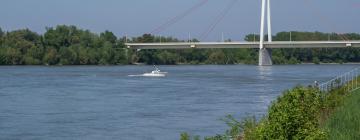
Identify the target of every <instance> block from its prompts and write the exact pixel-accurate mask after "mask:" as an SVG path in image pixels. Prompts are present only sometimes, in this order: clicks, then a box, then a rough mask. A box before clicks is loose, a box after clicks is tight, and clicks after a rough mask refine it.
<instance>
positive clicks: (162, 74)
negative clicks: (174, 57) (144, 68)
mask: <svg viewBox="0 0 360 140" xmlns="http://www.w3.org/2000/svg"><path fill="white" fill-rule="evenodd" d="M154 67H155V70H153V71H151V72H150V73H144V74H141V75H129V76H143V77H165V76H166V74H167V72H162V71H160V69H159V68H157V67H156V66H155V65H154Z"/></svg>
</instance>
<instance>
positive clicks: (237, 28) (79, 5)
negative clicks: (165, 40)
mask: <svg viewBox="0 0 360 140" xmlns="http://www.w3.org/2000/svg"><path fill="white" fill-rule="evenodd" d="M0 1H1V4H0V6H1V7H0V27H1V28H2V29H3V30H14V29H19V28H29V29H31V30H34V31H36V32H39V33H43V32H44V31H45V27H53V26H55V25H58V24H67V25H76V26H78V27H80V28H83V29H90V30H91V31H94V32H102V31H104V30H110V31H112V32H114V33H115V34H116V35H118V36H122V35H125V34H128V35H129V36H139V35H142V34H143V33H147V32H150V31H152V30H153V29H155V28H156V27H157V26H159V25H161V24H163V23H165V22H166V21H167V20H169V19H171V18H172V17H174V16H176V15H179V14H181V13H183V12H184V11H186V9H189V8H190V7H191V6H193V5H195V4H196V3H199V2H200V1H201V0H0ZM230 1H231V0H209V2H208V3H207V4H205V5H204V6H202V7H201V8H199V9H198V10H196V11H195V12H193V13H192V14H190V15H189V16H187V17H185V18H184V19H182V20H180V21H179V22H178V23H176V24H174V25H173V26H170V27H169V28H166V30H164V31H162V32H160V33H159V34H161V35H167V36H174V37H178V38H182V39H185V38H188V34H189V33H191V34H192V37H196V38H198V37H200V36H201V34H202V33H203V32H204V31H206V30H207V28H209V26H210V24H211V23H212V22H213V21H214V20H215V18H216V17H217V15H218V14H219V13H220V11H222V10H223V9H224V8H225V7H226V5H228V3H229V2H230ZM259 15H260V0H238V2H237V3H236V4H235V5H234V6H233V9H231V10H230V11H229V13H228V14H227V15H226V17H225V18H224V19H223V20H222V22H220V23H219V24H218V25H217V26H216V28H215V29H214V30H213V32H211V34H209V36H208V37H207V38H206V39H205V40H207V41H217V40H220V39H221V32H224V35H225V38H232V39H233V40H242V39H243V37H244V35H245V34H249V33H254V32H255V33H258V32H259V26H260V25H259V22H260V16H259ZM272 16H273V32H274V33H276V32H279V31H289V30H298V31H323V32H338V33H344V32H357V33H359V32H360V27H359V25H360V18H359V17H360V1H359V0H272Z"/></svg>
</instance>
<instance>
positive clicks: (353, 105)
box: [325, 90, 360, 140]
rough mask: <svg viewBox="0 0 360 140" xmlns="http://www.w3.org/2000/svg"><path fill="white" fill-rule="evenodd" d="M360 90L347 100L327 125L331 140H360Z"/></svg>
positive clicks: (326, 128)
mask: <svg viewBox="0 0 360 140" xmlns="http://www.w3.org/2000/svg"><path fill="white" fill-rule="evenodd" d="M359 107H360V90H357V91H356V92H354V93H353V94H352V95H351V96H349V97H348V98H346V99H345V101H344V105H342V106H340V107H339V108H337V109H336V110H335V113H334V114H333V115H332V116H330V118H329V120H328V121H327V122H326V124H325V130H327V131H328V134H329V137H328V138H329V140H358V139H360V111H359Z"/></svg>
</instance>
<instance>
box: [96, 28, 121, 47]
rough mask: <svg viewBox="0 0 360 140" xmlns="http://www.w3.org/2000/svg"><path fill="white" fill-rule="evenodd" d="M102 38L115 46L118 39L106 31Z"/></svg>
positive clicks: (101, 35)
mask: <svg viewBox="0 0 360 140" xmlns="http://www.w3.org/2000/svg"><path fill="white" fill-rule="evenodd" d="M100 38H101V39H103V40H104V41H108V42H110V43H111V44H113V45H115V43H116V40H117V37H116V36H115V35H114V33H112V32H110V31H108V30H106V31H105V32H103V33H101V34H100Z"/></svg>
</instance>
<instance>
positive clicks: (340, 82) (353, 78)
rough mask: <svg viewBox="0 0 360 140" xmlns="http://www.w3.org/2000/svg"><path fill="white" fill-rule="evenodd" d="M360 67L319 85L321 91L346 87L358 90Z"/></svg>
mask: <svg viewBox="0 0 360 140" xmlns="http://www.w3.org/2000/svg"><path fill="white" fill-rule="evenodd" d="M359 75H360V68H356V69H353V70H351V71H349V72H347V73H344V74H342V75H339V76H337V77H336V78H334V79H331V80H330V81H327V82H325V83H322V84H320V85H318V87H319V89H320V91H323V92H329V91H331V90H333V89H338V88H341V87H344V89H345V90H346V91H348V92H351V91H354V90H357V89H359V88H360V81H359V80H360V79H359ZM315 84H316V83H315Z"/></svg>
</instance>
